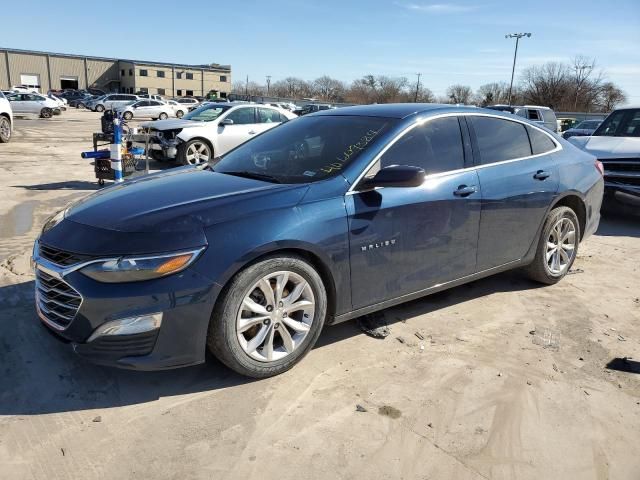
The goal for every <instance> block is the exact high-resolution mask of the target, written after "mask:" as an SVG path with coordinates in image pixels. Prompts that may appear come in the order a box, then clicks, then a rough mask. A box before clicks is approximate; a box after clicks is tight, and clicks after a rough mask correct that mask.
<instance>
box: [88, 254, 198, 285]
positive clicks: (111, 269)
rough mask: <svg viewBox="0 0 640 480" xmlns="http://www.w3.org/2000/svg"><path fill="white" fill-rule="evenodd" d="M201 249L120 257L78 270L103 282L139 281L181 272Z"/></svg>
mask: <svg viewBox="0 0 640 480" xmlns="http://www.w3.org/2000/svg"><path fill="white" fill-rule="evenodd" d="M203 251H204V247H202V248H199V249H197V250H189V251H186V252H176V253H170V254H164V255H155V256H144V257H143V256H137V257H136V256H131V257H122V258H118V259H113V260H106V261H104V262H97V263H92V264H89V265H87V266H86V267H84V268H83V269H81V270H80V272H81V273H83V274H84V275H86V276H87V277H89V278H92V279H94V280H96V281H98V282H103V283H123V282H141V281H144V280H151V279H154V278H160V277H164V276H167V275H172V274H174V273H178V272H181V271H182V270H184V269H185V268H187V267H188V266H189V265H191V264H192V263H193V262H195V260H196V259H197V258H198V257H199V256H200V254H201V253H202V252H203Z"/></svg>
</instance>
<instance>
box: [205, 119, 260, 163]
mask: <svg viewBox="0 0 640 480" xmlns="http://www.w3.org/2000/svg"><path fill="white" fill-rule="evenodd" d="M225 119H229V120H232V121H233V123H232V124H231V125H222V123H220V124H219V125H218V138H217V147H218V148H217V150H216V152H215V154H216V156H218V155H223V154H225V153H226V152H228V151H229V150H231V149H232V148H235V147H237V146H238V145H240V144H241V143H244V142H246V141H247V140H249V139H250V138H251V137H253V136H254V135H255V134H256V133H257V125H256V109H255V107H239V108H237V109H235V110H231V111H230V112H229V113H227V114H226V115H225V116H224V117H223V118H222V119H221V122H222V121H224V120H225Z"/></svg>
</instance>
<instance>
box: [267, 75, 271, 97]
mask: <svg viewBox="0 0 640 480" xmlns="http://www.w3.org/2000/svg"><path fill="white" fill-rule="evenodd" d="M270 89H271V75H267V95H269V90H270Z"/></svg>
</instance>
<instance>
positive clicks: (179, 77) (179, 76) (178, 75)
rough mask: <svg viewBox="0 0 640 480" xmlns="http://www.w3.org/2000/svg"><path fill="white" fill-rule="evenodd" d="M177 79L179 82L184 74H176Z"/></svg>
mask: <svg viewBox="0 0 640 480" xmlns="http://www.w3.org/2000/svg"><path fill="white" fill-rule="evenodd" d="M176 78H177V79H178V80H179V79H181V78H182V72H176Z"/></svg>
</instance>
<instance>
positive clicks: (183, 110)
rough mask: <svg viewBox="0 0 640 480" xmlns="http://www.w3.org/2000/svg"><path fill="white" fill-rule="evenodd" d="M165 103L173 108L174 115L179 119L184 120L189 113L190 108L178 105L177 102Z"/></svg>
mask: <svg viewBox="0 0 640 480" xmlns="http://www.w3.org/2000/svg"><path fill="white" fill-rule="evenodd" d="M165 103H166V104H167V105H169V106H170V107H171V109H172V110H173V115H174V116H175V117H177V118H182V117H183V116H184V115H185V114H187V113H189V107H188V106H187V105H185V104H184V103H178V102H176V101H175V100H167V101H165Z"/></svg>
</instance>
